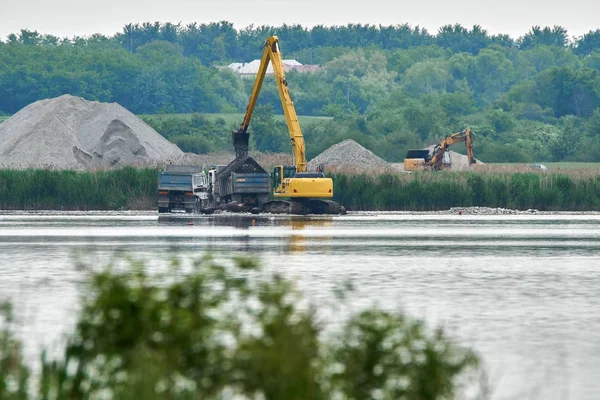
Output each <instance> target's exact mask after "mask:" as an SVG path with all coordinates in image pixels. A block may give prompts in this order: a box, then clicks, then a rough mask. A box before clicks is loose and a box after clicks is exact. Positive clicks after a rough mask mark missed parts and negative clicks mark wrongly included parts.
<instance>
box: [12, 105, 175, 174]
mask: <svg viewBox="0 0 600 400" xmlns="http://www.w3.org/2000/svg"><path fill="white" fill-rule="evenodd" d="M183 154H184V153H183V152H182V151H181V150H180V149H179V148H178V147H177V146H176V145H174V144H172V143H170V142H169V141H168V140H166V139H165V138H164V137H162V136H161V135H160V134H159V133H158V132H156V131H155V130H154V129H152V127H150V126H149V125H147V124H146V123H145V122H144V121H142V120H141V119H140V118H138V117H137V116H135V115H134V114H132V113H131V112H129V111H128V110H126V109H125V108H123V107H122V106H120V105H119V104H116V103H100V102H96V101H87V100H85V99H82V98H80V97H74V96H70V95H64V96H60V97H57V98H53V99H47V100H40V101H37V102H35V103H32V104H30V105H28V106H27V107H25V108H23V109H22V110H20V111H19V112H18V113H16V114H15V115H13V116H12V117H11V118H9V119H8V120H6V121H4V122H3V123H2V124H0V166H1V167H4V168H31V167H38V168H56V169H89V168H97V167H109V166H122V165H132V164H142V165H143V164H149V163H152V162H164V161H168V160H171V159H176V158H178V157H181V156H183Z"/></svg>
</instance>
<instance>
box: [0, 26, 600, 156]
mask: <svg viewBox="0 0 600 400" xmlns="http://www.w3.org/2000/svg"><path fill="white" fill-rule="evenodd" d="M271 34H275V35H278V36H279V39H280V47H281V51H282V54H283V56H284V58H285V59H296V60H297V61H299V62H301V63H303V64H319V65H321V68H319V69H318V70H317V71H315V72H303V73H300V72H294V71H290V72H288V73H287V74H286V77H287V80H288V83H289V88H290V92H291V94H292V97H293V100H294V103H295V106H296V111H297V113H298V114H299V115H302V116H311V117H315V118H303V119H302V120H301V122H302V129H303V133H304V136H305V138H306V143H307V156H308V158H309V159H310V158H312V157H314V156H315V155H317V154H318V153H320V152H321V151H323V150H325V149H326V148H328V147H329V146H331V145H332V144H334V143H337V142H340V141H342V140H344V139H346V138H352V139H354V140H356V141H358V142H359V143H361V144H362V145H363V146H365V147H367V148H369V149H370V150H372V151H373V152H375V153H376V154H377V155H379V156H380V157H382V158H384V159H386V160H387V161H391V162H398V161H402V159H403V158H404V156H405V154H406V151H407V150H408V149H409V148H422V147H424V146H427V145H430V144H433V143H437V142H439V141H440V140H441V139H442V138H443V137H445V136H447V135H449V134H451V133H454V132H456V131H460V130H462V129H464V128H465V127H467V126H468V127H471V129H472V130H473V131H474V133H475V135H476V136H475V141H476V149H477V154H476V156H477V158H479V159H481V160H482V161H484V162H540V161H541V162H550V161H554V162H562V161H584V162H598V161H600V29H599V30H596V31H590V32H589V33H587V34H585V35H583V36H582V37H577V38H569V36H568V33H567V31H566V29H564V28H563V27H560V26H554V27H543V28H542V27H538V26H535V27H532V28H531V30H530V31H529V32H528V33H527V34H525V35H524V36H522V37H520V38H512V37H510V36H508V35H490V34H488V33H487V31H486V30H485V29H483V28H482V27H480V26H474V27H473V28H471V29H468V28H465V27H463V26H461V25H447V26H444V27H442V28H440V29H439V31H438V32H437V33H435V34H432V33H429V32H428V31H427V30H425V29H422V28H420V27H418V26H409V25H396V26H375V25H361V24H349V25H347V26H333V27H326V26H315V27H313V28H310V29H308V28H304V27H302V26H300V25H282V26H279V27H271V26H259V27H257V26H250V27H247V28H245V29H242V30H236V29H234V28H233V25H232V24H231V23H229V22H218V23H210V24H195V23H194V24H189V25H185V26H182V25H176V24H172V23H163V24H161V23H150V22H149V23H144V24H129V25H126V26H125V27H124V28H123V31H122V32H120V33H116V34H115V35H113V36H110V37H108V36H104V35H92V36H89V37H73V38H58V37H55V36H52V35H45V34H40V33H38V32H37V31H29V30H21V31H20V32H19V33H15V34H11V35H9V36H8V37H7V38H6V39H5V40H4V41H0V120H1V119H2V116H4V117H7V116H9V115H11V114H13V113H15V112H17V111H18V110H19V109H21V108H22V107H24V106H26V105H28V104H30V103H32V102H34V101H36V100H40V99H44V98H50V97H56V96H59V95H62V94H65V93H69V94H71V95H75V96H81V97H84V98H86V99H88V100H97V101H103V102H117V103H119V104H121V105H122V106H124V107H126V108H127V109H129V110H130V111H132V112H134V113H136V114H138V115H141V116H142V117H143V118H144V119H145V120H146V121H147V122H148V123H149V124H151V125H152V126H153V127H154V128H155V129H157V131H158V132H160V133H161V134H162V135H163V136H165V137H166V138H168V139H169V140H171V141H173V142H174V143H176V144H178V145H179V146H180V147H181V148H182V150H184V151H192V152H197V153H207V152H212V151H223V150H229V149H230V133H231V129H232V128H234V127H236V125H239V123H241V120H242V115H241V114H240V113H243V112H244V110H245V107H246V104H247V102H248V99H249V95H250V92H251V89H252V85H253V83H254V79H247V78H242V77H241V76H240V75H238V74H237V73H235V72H233V71H232V70H230V69H228V68H217V67H222V66H226V65H228V64H229V63H232V62H250V61H252V60H254V59H258V58H260V56H261V54H262V44H263V43H264V41H265V39H266V38H267V37H268V36H269V35H271ZM281 113H282V112H281V103H280V100H279V96H278V93H277V88H276V85H275V82H274V80H273V79H267V80H266V81H265V85H264V87H263V89H262V92H261V95H260V99H259V107H258V108H257V110H256V113H255V117H254V119H253V122H252V125H251V131H252V136H251V137H252V146H253V148H255V149H257V150H260V151H263V152H288V151H289V150H290V149H289V139H288V135H287V133H286V127H285V125H284V123H283V122H282V120H281V118H277V115H278V114H281Z"/></svg>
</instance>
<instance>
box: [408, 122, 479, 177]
mask: <svg viewBox="0 0 600 400" xmlns="http://www.w3.org/2000/svg"><path fill="white" fill-rule="evenodd" d="M460 142H465V145H466V146H467V159H468V160H469V165H473V164H475V163H476V162H477V160H475V157H473V132H471V130H470V129H469V128H467V129H465V130H464V131H461V132H457V133H455V134H453V135H450V136H448V137H446V138H445V139H444V140H442V141H441V142H440V144H438V145H436V146H435V147H434V148H433V151H431V152H430V151H429V150H409V151H408V153H407V154H406V158H405V159H404V170H405V171H422V170H432V169H433V170H436V171H439V170H442V169H444V167H445V166H444V162H443V160H444V154H445V153H446V151H447V150H448V147H450V146H451V145H453V144H455V143H460Z"/></svg>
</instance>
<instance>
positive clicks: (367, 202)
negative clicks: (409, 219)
mask: <svg viewBox="0 0 600 400" xmlns="http://www.w3.org/2000/svg"><path fill="white" fill-rule="evenodd" d="M332 177H333V178H334V193H335V195H336V199H337V200H338V201H340V202H341V203H342V204H343V205H345V206H348V207H350V208H351V209H353V210H382V211H391V210H406V211H433V210H445V209H449V208H451V207H468V206H481V207H503V208H512V209H520V210H527V209H530V208H535V209H538V210H540V211H600V174H597V173H595V172H594V173H592V172H589V173H585V172H583V171H575V172H573V173H490V172H438V173H416V174H410V175H408V174H407V175H399V174H383V175H376V176H374V175H355V176H349V175H342V174H336V175H333V176H332Z"/></svg>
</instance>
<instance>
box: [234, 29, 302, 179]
mask: <svg viewBox="0 0 600 400" xmlns="http://www.w3.org/2000/svg"><path fill="white" fill-rule="evenodd" d="M269 62H271V65H272V66H273V72H274V74H275V80H276V82H277V88H278V89H279V98H280V99H281V104H282V105H283V113H284V115H285V120H286V123H287V126H288V131H289V134H290V139H291V141H292V152H293V156H294V164H295V165H296V172H306V153H305V152H306V147H305V144H304V137H303V136H302V131H301V130H300V124H299V123H298V116H297V115H296V109H295V108H294V102H293V101H292V98H291V96H290V92H289V90H288V88H287V80H286V79H285V72H284V70H283V60H282V58H281V53H280V52H279V39H278V38H277V36H270V37H269V38H268V39H267V40H266V42H265V48H264V50H263V54H262V58H261V60H260V67H259V69H258V74H257V76H256V80H255V81H254V87H253V89H252V94H251V95H250V101H249V102H248V106H247V107H246V114H245V115H244V121H243V122H242V124H241V125H240V128H239V129H238V130H237V131H234V132H233V147H234V148H235V153H236V157H241V156H243V155H246V154H247V153H248V139H249V135H248V126H249V125H250V121H251V120H252V114H253V113H254V108H255V107H256V101H257V100H258V95H259V93H260V89H261V87H262V84H263V81H264V80H265V75H266V73H267V68H268V66H269Z"/></svg>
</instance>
